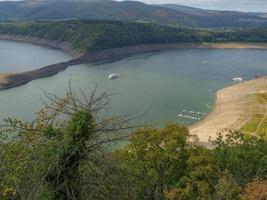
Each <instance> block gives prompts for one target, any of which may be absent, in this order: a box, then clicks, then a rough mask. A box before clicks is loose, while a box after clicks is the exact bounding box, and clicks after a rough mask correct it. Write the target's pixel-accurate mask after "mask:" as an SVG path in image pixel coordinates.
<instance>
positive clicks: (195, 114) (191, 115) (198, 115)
mask: <svg viewBox="0 0 267 200" xmlns="http://www.w3.org/2000/svg"><path fill="white" fill-rule="evenodd" d="M206 115H207V113H206V112H199V111H194V110H183V111H182V113H180V114H178V115H177V117H179V118H184V119H191V120H196V121H199V120H201V119H202V118H203V117H204V116H206Z"/></svg>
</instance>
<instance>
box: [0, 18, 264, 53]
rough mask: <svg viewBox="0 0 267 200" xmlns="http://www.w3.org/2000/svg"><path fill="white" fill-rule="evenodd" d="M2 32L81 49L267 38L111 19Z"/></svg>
mask: <svg viewBox="0 0 267 200" xmlns="http://www.w3.org/2000/svg"><path fill="white" fill-rule="evenodd" d="M0 34H6V35H20V36H29V37H35V38H41V39H47V40H50V41H59V42H68V43H69V44H71V47H72V48H73V49H77V50H79V51H80V52H81V53H88V52H92V51H99V50H106V49H113V48H119V47H129V46H135V45H143V44H167V43H181V42H183V43H186V42H191V43H199V42H267V28H257V29H228V30H203V29H188V28H174V27H169V26H161V25H156V24H152V23H141V22H127V21H111V20H67V21H53V22H51V21H50V22H46V21H42V22H16V23H9V22H8V23H0Z"/></svg>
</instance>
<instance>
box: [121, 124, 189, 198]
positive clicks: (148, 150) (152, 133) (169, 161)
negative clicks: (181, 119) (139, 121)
mask: <svg viewBox="0 0 267 200" xmlns="http://www.w3.org/2000/svg"><path fill="white" fill-rule="evenodd" d="M190 138H191V136H190V134H189V132H188V130H187V129H186V128H185V127H179V126H176V125H174V124H169V125H166V127H165V128H163V129H161V130H159V129H154V128H146V129H141V130H138V131H136V132H135V133H134V134H133V135H132V136H131V138H130V142H131V144H130V145H129V146H127V147H126V148H125V149H123V150H121V151H120V152H119V153H118V154H119V157H120V159H121V162H122V163H123V165H125V168H126V169H128V170H129V171H130V172H131V173H132V174H133V177H132V179H133V181H134V182H135V183H136V187H135V188H134V189H135V190H136V192H137V197H136V199H164V192H165V191H166V190H168V189H169V188H170V187H171V186H172V185H174V184H175V182H176V181H177V180H179V179H180V178H181V177H182V176H183V175H184V174H185V173H186V160H187V159H188V156H189V154H188V149H189V148H190V146H193V145H194V138H191V139H192V142H190V141H189V139H190Z"/></svg>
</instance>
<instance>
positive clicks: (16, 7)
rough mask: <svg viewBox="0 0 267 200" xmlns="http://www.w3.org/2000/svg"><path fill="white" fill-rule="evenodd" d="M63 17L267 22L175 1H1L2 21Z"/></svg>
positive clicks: (216, 24)
mask: <svg viewBox="0 0 267 200" xmlns="http://www.w3.org/2000/svg"><path fill="white" fill-rule="evenodd" d="M64 19H109V20H129V21H142V22H152V23H156V24H161V25H169V26H183V27H203V28H207V27H210V28H222V27H255V26H267V16H266V15H265V14H257V13H242V12H223V11H210V10H203V9H197V8H190V7H186V6H179V5H172V4H170V5H148V4H144V3H140V2H134V1H123V2H117V1H112V0H97V1H96V0H78V1H77V0H45V1H36V0H29V1H22V2H0V21H15V20H64Z"/></svg>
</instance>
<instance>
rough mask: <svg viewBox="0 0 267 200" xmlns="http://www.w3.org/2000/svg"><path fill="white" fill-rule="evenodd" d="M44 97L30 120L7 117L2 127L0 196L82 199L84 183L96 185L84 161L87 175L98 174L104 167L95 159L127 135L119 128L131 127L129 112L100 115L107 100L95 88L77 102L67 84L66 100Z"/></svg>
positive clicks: (47, 95)
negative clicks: (42, 104) (42, 107)
mask: <svg viewBox="0 0 267 200" xmlns="http://www.w3.org/2000/svg"><path fill="white" fill-rule="evenodd" d="M45 95H46V98H47V99H48V100H49V103H46V102H44V103H45V106H46V107H45V108H44V109H43V110H41V111H40V112H39V113H38V114H37V117H36V119H35V120H34V121H33V122H22V121H20V120H17V119H11V118H9V119H7V120H6V121H5V124H4V125H3V126H2V128H3V129H2V133H1V136H2V137H3V139H2V140H1V142H0V150H1V151H0V152H1V154H0V156H1V157H0V159H1V163H0V175H1V180H0V191H1V193H0V196H1V197H2V198H9V196H10V195H11V196H12V198H15V197H16V198H19V199H38V200H39V199H52V200H68V199H69V200H73V199H79V200H80V199H84V197H83V194H84V192H83V186H84V185H89V184H95V182H93V180H92V179H86V178H84V177H83V175H84V170H83V169H85V165H86V166H87V167H89V166H90V170H91V171H90V173H91V174H93V173H94V172H98V173H99V171H101V169H103V167H102V168H99V167H98V163H99V162H100V160H102V159H100V158H101V157H103V156H105V155H107V154H108V145H112V144H113V145H114V143H113V142H116V141H120V140H122V139H125V138H126V137H127V135H126V134H125V133H123V132H122V130H126V129H129V128H130V127H129V126H128V122H129V120H131V119H130V117H129V116H128V117H127V116H123V117H105V116H104V115H103V113H101V112H102V111H103V109H105V108H106V106H107V105H108V104H109V100H108V97H109V95H108V94H106V93H102V94H100V95H97V93H96V88H95V90H94V91H93V92H92V94H91V95H90V96H89V97H87V96H86V95H85V94H84V93H83V92H81V95H82V98H83V100H81V98H78V97H77V95H75V94H74V93H73V92H72V89H71V86H70V87H69V90H68V93H67V95H66V96H65V97H64V98H60V97H57V96H55V95H53V94H50V93H47V92H45ZM4 137H5V138H4ZM102 162H103V160H102ZM88 163H90V165H88ZM107 163H108V162H107ZM102 165H103V164H102ZM106 167H107V168H106V169H105V170H106V171H107V170H108V166H106ZM113 169H114V167H113ZM117 169H119V167H118V168H117ZM85 181H91V182H87V183H86V182H85ZM95 192H97V191H95V190H94V191H87V194H88V193H95Z"/></svg>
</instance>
